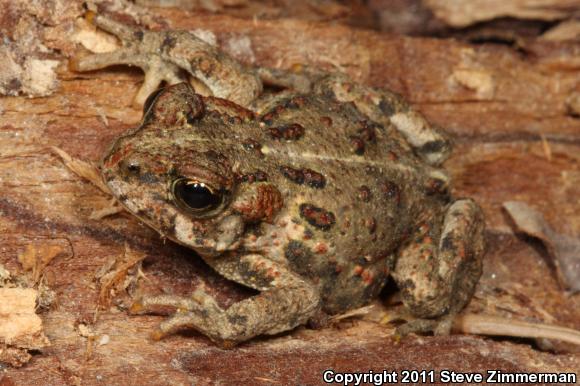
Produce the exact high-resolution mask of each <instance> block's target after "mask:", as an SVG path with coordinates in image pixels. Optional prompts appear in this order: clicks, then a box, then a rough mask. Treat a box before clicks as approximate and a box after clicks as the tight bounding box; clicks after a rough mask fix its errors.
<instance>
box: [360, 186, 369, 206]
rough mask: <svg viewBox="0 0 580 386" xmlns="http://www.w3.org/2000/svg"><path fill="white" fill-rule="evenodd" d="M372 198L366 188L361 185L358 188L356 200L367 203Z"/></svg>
mask: <svg viewBox="0 0 580 386" xmlns="http://www.w3.org/2000/svg"><path fill="white" fill-rule="evenodd" d="M371 198H372V193H371V190H370V189H369V187H368V186H366V185H363V186H361V187H360V188H358V199H359V200H361V201H363V202H369V201H370V200H371Z"/></svg>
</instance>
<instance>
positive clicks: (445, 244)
mask: <svg viewBox="0 0 580 386" xmlns="http://www.w3.org/2000/svg"><path fill="white" fill-rule="evenodd" d="M450 249H453V236H452V235H451V233H448V234H447V235H446V236H445V237H444V238H443V240H441V250H450ZM440 252H441V251H440Z"/></svg>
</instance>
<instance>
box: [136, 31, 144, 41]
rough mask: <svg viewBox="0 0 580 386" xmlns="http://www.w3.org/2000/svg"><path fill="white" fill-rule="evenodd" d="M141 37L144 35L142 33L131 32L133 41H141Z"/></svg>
mask: <svg viewBox="0 0 580 386" xmlns="http://www.w3.org/2000/svg"><path fill="white" fill-rule="evenodd" d="M143 35H144V33H143V31H135V32H133V38H134V39H135V40H138V41H142V40H143Z"/></svg>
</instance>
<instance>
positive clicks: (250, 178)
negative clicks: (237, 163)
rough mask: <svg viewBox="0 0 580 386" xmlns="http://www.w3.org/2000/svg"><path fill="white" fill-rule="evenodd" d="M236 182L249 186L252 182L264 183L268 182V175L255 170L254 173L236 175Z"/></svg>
mask: <svg viewBox="0 0 580 386" xmlns="http://www.w3.org/2000/svg"><path fill="white" fill-rule="evenodd" d="M236 180H237V181H238V182H248V183H250V184H251V183H253V182H264V181H268V174H266V172H263V171H262V170H256V171H255V172H252V173H245V174H239V175H236Z"/></svg>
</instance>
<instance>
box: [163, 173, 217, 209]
mask: <svg viewBox="0 0 580 386" xmlns="http://www.w3.org/2000/svg"><path fill="white" fill-rule="evenodd" d="M173 194H174V195H175V197H176V198H177V199H178V200H180V201H181V202H183V203H184V204H185V205H186V206H188V207H189V208H191V209H205V208H213V207H216V206H217V205H219V203H220V196H219V195H217V194H213V193H212V191H211V190H210V189H208V188H207V187H206V186H204V185H203V184H201V183H199V182H195V181H191V180H187V179H182V180H179V181H177V182H175V185H174V187H173Z"/></svg>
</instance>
